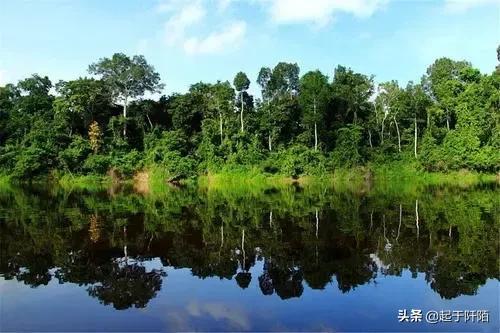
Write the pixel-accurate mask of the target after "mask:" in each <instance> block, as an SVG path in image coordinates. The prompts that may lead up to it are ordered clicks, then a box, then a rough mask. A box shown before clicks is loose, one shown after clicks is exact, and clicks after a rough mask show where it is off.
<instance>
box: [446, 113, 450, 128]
mask: <svg viewBox="0 0 500 333" xmlns="http://www.w3.org/2000/svg"><path fill="white" fill-rule="evenodd" d="M446 129H447V130H448V131H449V130H450V115H449V113H448V109H446Z"/></svg>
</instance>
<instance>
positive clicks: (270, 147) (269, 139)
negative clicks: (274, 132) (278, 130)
mask: <svg viewBox="0 0 500 333" xmlns="http://www.w3.org/2000/svg"><path fill="white" fill-rule="evenodd" d="M267 141H268V142H269V151H272V150H273V149H272V146H271V134H269V136H268V137H267Z"/></svg>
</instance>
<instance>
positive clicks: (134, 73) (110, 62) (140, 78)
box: [89, 53, 163, 137]
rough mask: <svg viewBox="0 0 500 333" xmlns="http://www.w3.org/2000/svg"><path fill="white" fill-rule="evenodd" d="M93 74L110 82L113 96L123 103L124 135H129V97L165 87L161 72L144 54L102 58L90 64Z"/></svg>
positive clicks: (118, 54)
mask: <svg viewBox="0 0 500 333" xmlns="http://www.w3.org/2000/svg"><path fill="white" fill-rule="evenodd" d="M89 72H90V73H91V74H95V75H98V76H100V77H102V79H103V80H104V81H105V82H106V83H107V84H108V86H109V87H110V89H111V91H112V93H113V96H114V97H115V98H116V99H117V100H119V101H121V102H122V103H123V118H124V119H125V123H124V127H123V136H124V137H126V136H127V123H126V120H127V106H128V102H129V99H131V98H136V97H139V96H142V95H143V94H144V93H145V92H146V91H149V92H151V93H155V92H159V91H161V89H163V84H161V83H160V74H158V73H157V72H155V70H154V67H153V66H151V65H149V64H148V63H147V61H146V59H145V58H144V56H137V55H136V56H133V57H132V58H130V57H128V56H126V55H125V54H123V53H115V54H114V55H113V56H112V57H111V58H102V59H100V60H99V61H98V62H96V63H94V64H91V65H90V66H89Z"/></svg>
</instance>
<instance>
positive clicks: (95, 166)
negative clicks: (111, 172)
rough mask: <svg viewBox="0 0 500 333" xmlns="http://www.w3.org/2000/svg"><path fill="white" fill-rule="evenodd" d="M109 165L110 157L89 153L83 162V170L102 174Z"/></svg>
mask: <svg viewBox="0 0 500 333" xmlns="http://www.w3.org/2000/svg"><path fill="white" fill-rule="evenodd" d="M110 165H111V157H110V156H107V155H93V154H92V155H89V156H88V157H87V159H86V160H85V162H84V163H83V170H84V171H85V172H88V173H93V174H99V175H104V174H105V173H106V172H107V171H108V169H109V167H110Z"/></svg>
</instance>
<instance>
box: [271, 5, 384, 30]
mask: <svg viewBox="0 0 500 333" xmlns="http://www.w3.org/2000/svg"><path fill="white" fill-rule="evenodd" d="M388 1H389V0H262V1H261V3H262V4H263V5H264V6H266V7H267V9H268V11H269V14H270V15H271V19H272V21H273V22H275V23H277V24H287V23H304V22H305V23H315V24H317V25H325V24H327V23H329V22H331V20H332V19H333V16H334V14H335V13H337V12H344V13H348V14H352V15H355V16H357V17H368V16H371V15H372V14H373V13H374V12H375V11H376V10H378V9H379V8H380V7H382V6H383V5H384V4H386V3H387V2H388Z"/></svg>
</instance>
